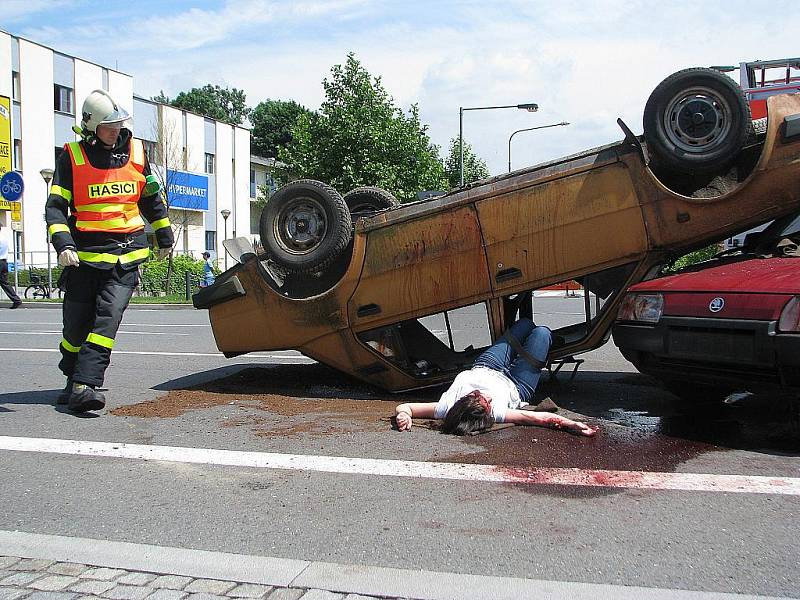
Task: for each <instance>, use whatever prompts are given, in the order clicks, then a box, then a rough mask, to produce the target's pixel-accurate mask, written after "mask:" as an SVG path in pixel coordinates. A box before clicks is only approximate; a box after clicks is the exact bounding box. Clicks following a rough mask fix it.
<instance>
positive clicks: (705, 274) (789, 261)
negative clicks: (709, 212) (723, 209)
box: [629, 258, 800, 294]
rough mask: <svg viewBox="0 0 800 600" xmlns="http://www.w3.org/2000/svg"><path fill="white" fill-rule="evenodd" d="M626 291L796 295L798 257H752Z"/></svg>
mask: <svg viewBox="0 0 800 600" xmlns="http://www.w3.org/2000/svg"><path fill="white" fill-rule="evenodd" d="M629 291H632V292H643V291H659V292H710V293H714V292H723V293H724V292H734V293H740V294H741V293H745V294H747V293H750V294H758V293H766V294H800V258H753V259H750V260H744V261H741V262H737V263H730V264H727V265H720V266H718V267H712V268H710V269H703V270H702V271H695V272H693V273H678V274H677V275H669V276H667V277H661V278H659V279H651V280H650V281H644V282H642V283H638V284H636V285H634V286H631V287H630V290H629Z"/></svg>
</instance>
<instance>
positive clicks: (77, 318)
mask: <svg viewBox="0 0 800 600" xmlns="http://www.w3.org/2000/svg"><path fill="white" fill-rule="evenodd" d="M128 118H129V115H128V113H127V112H126V111H125V110H124V109H123V108H121V107H120V106H118V105H117V103H116V102H115V101H114V99H113V98H112V97H111V96H110V95H109V94H108V93H107V92H105V91H103V90H94V91H93V92H92V93H91V94H89V96H88V97H87V98H86V100H85V101H84V103H83V108H82V120H81V127H80V128H78V127H75V130H76V132H77V133H79V134H80V136H81V138H82V139H81V141H79V142H70V143H67V144H65V145H64V151H63V152H62V153H61V154H60V156H59V157H58V160H57V163H56V171H55V174H54V176H53V185H52V187H51V188H50V196H49V197H48V199H47V205H46V208H45V215H46V220H47V232H48V235H49V237H50V241H51V242H52V244H53V246H54V247H55V249H56V252H57V253H58V264H59V265H61V266H62V267H64V270H63V273H62V276H61V278H60V280H59V287H61V289H63V290H64V291H65V294H64V306H63V324H64V329H63V338H62V340H61V345H60V350H61V361H60V362H59V364H58V367H59V369H61V371H62V372H63V373H64V375H66V377H67V385H66V386H65V387H64V391H63V392H62V393H61V395H60V396H59V399H58V403H59V404H67V405H68V408H69V410H70V411H72V412H76V413H82V412H86V411H90V410H100V409H102V408H103V407H104V406H105V397H104V395H103V394H102V393H101V392H99V391H97V388H98V387H100V386H101V385H102V384H103V378H104V374H105V370H106V368H107V367H108V363H109V360H110V358H111V350H112V348H113V347H114V338H115V336H116V334H117V329H118V328H119V324H120V321H121V320H122V314H123V312H124V311H125V309H126V308H127V306H128V302H129V301H130V299H131V296H132V295H133V289H134V288H135V287H136V285H137V283H138V281H139V271H138V265H139V264H140V263H142V262H143V261H144V260H145V259H147V257H148V256H149V255H150V248H149V245H148V241H147V236H146V235H145V230H144V226H145V224H144V220H143V219H142V217H144V218H145V219H147V220H148V221H149V222H150V225H151V226H152V228H153V231H154V232H155V237H156V242H157V243H158V246H159V248H170V247H172V244H173V234H172V228H171V227H170V223H169V219H168V217H167V205H166V204H165V202H164V200H163V199H162V197H161V195H160V194H159V191H160V187H159V185H158V181H157V180H156V178H155V176H154V175H152V174H151V173H150V165H149V164H148V161H147V156H146V154H145V152H144V146H143V144H142V142H141V140H138V139H135V138H134V137H133V136H132V134H131V131H130V130H129V129H128V128H127V127H126V126H125V125H126V121H127V120H128Z"/></svg>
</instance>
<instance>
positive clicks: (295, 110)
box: [250, 100, 311, 158]
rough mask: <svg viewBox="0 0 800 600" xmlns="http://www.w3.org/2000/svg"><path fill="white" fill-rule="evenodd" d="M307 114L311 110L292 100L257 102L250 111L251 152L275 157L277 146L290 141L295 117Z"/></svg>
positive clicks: (295, 121) (295, 120) (276, 155)
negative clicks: (251, 128)
mask: <svg viewBox="0 0 800 600" xmlns="http://www.w3.org/2000/svg"><path fill="white" fill-rule="evenodd" d="M309 114H311V111H309V110H308V109H307V108H305V107H304V106H300V105H299V104H298V103H297V102H295V101H294V100H288V101H283V100H266V101H264V102H259V103H258V104H257V105H256V107H255V108H254V109H253V111H252V112H251V113H250V123H252V125H253V138H252V150H253V154H256V155H258V156H266V157H269V158H277V157H278V148H279V147H281V146H285V145H286V144H288V143H289V142H291V141H292V128H293V127H294V126H295V123H297V119H298V118H299V117H300V115H309Z"/></svg>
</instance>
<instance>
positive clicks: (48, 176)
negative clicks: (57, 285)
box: [39, 169, 54, 298]
mask: <svg viewBox="0 0 800 600" xmlns="http://www.w3.org/2000/svg"><path fill="white" fill-rule="evenodd" d="M53 173H54V171H53V169H42V170H41V171H39V175H41V176H42V179H44V188H45V192H46V194H45V202H47V198H48V197H49V196H50V182H51V181H53ZM44 242H45V247H46V248H47V297H48V298H50V296H51V294H52V293H53V270H52V269H51V268H50V235H49V234H48V232H47V213H46V212H45V215H44Z"/></svg>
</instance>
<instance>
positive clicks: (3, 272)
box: [0, 260, 21, 304]
mask: <svg viewBox="0 0 800 600" xmlns="http://www.w3.org/2000/svg"><path fill="white" fill-rule="evenodd" d="M0 287H1V288H3V291H4V292H5V293H6V296H8V299H9V300H11V302H13V303H14V304H17V303H18V302H21V300H20V299H19V296H17V292H16V291H15V290H14V286H13V285H11V284H10V283H9V282H8V261H7V260H0Z"/></svg>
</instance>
